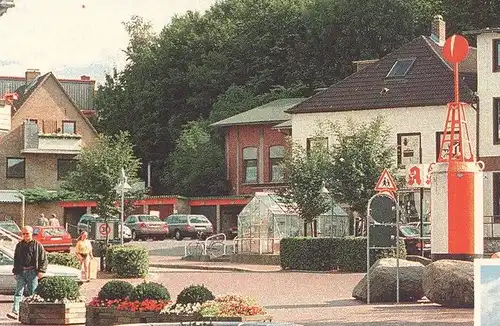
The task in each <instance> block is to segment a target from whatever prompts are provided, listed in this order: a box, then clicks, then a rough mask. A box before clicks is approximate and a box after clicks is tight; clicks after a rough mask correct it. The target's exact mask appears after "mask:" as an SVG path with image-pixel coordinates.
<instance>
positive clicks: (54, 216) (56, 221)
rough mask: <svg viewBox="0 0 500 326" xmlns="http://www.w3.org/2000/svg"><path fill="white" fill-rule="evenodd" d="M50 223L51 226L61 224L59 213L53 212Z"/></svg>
mask: <svg viewBox="0 0 500 326" xmlns="http://www.w3.org/2000/svg"><path fill="white" fill-rule="evenodd" d="M49 225H50V226H60V224H59V220H58V219H57V215H56V214H55V213H52V216H51V218H50V220H49Z"/></svg>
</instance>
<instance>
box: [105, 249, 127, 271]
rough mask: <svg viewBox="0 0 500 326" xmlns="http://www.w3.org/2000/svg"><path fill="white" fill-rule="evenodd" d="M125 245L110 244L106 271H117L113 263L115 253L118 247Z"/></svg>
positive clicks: (107, 252)
mask: <svg viewBox="0 0 500 326" xmlns="http://www.w3.org/2000/svg"><path fill="white" fill-rule="evenodd" d="M123 247H124V245H123V246H122V245H109V246H108V250H107V251H106V272H116V270H115V268H114V265H113V255H114V252H115V250H116V249H118V248H123Z"/></svg>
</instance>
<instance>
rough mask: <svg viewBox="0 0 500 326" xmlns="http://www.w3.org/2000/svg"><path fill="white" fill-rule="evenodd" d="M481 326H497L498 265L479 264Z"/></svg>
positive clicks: (499, 273) (499, 296)
mask: <svg viewBox="0 0 500 326" xmlns="http://www.w3.org/2000/svg"><path fill="white" fill-rule="evenodd" d="M480 277H481V285H480V287H481V288H480V290H479V292H475V293H476V294H477V293H479V295H480V296H481V307H480V309H481V310H480V313H481V326H498V325H499V322H498V321H499V320H500V309H499V306H500V295H499V293H500V265H494V266H488V265H485V266H481V275H480Z"/></svg>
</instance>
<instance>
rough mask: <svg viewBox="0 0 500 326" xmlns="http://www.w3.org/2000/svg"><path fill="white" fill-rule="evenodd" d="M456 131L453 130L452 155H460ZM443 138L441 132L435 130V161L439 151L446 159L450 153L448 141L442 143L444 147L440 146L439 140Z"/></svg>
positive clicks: (437, 158)
mask: <svg viewBox="0 0 500 326" xmlns="http://www.w3.org/2000/svg"><path fill="white" fill-rule="evenodd" d="M457 138H458V132H455V141H454V142H453V149H452V155H453V157H457V156H458V155H460V144H459V142H458V139H457ZM442 140H443V132H442V131H438V132H436V161H438V160H439V154H440V153H441V158H442V159H443V160H447V159H448V157H449V155H450V144H449V142H447V143H445V144H444V148H441V141H442Z"/></svg>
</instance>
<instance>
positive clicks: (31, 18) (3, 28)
mask: <svg viewBox="0 0 500 326" xmlns="http://www.w3.org/2000/svg"><path fill="white" fill-rule="evenodd" d="M215 2H216V0H36V1H34V0H14V3H15V5H16V7H15V8H12V9H9V10H8V11H7V13H6V14H4V15H3V16H2V17H0V39H1V40H2V47H0V49H1V50H0V75H2V76H24V72H25V71H26V69H40V71H41V73H42V74H43V73H45V72H48V71H52V72H54V73H55V74H56V76H57V77H60V78H79V77H80V76H81V75H89V76H91V77H92V78H93V79H97V80H101V81H102V80H103V77H104V74H105V72H109V71H110V70H111V69H112V68H113V67H114V66H116V67H118V69H120V68H122V67H123V65H124V55H123V52H122V51H121V50H122V49H124V48H126V46H127V43H128V36H127V34H126V32H125V30H124V28H123V25H122V22H124V21H128V20H129V19H130V17H131V16H132V15H138V16H142V17H144V18H145V19H146V20H149V21H151V23H152V24H153V26H154V28H155V31H156V32H159V31H160V30H161V29H162V27H163V26H165V25H166V24H168V23H169V21H170V19H171V17H172V16H174V15H176V14H183V13H185V12H186V11H187V10H197V11H202V12H203V11H205V10H206V9H208V8H210V6H211V5H212V4H214V3H215Z"/></svg>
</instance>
